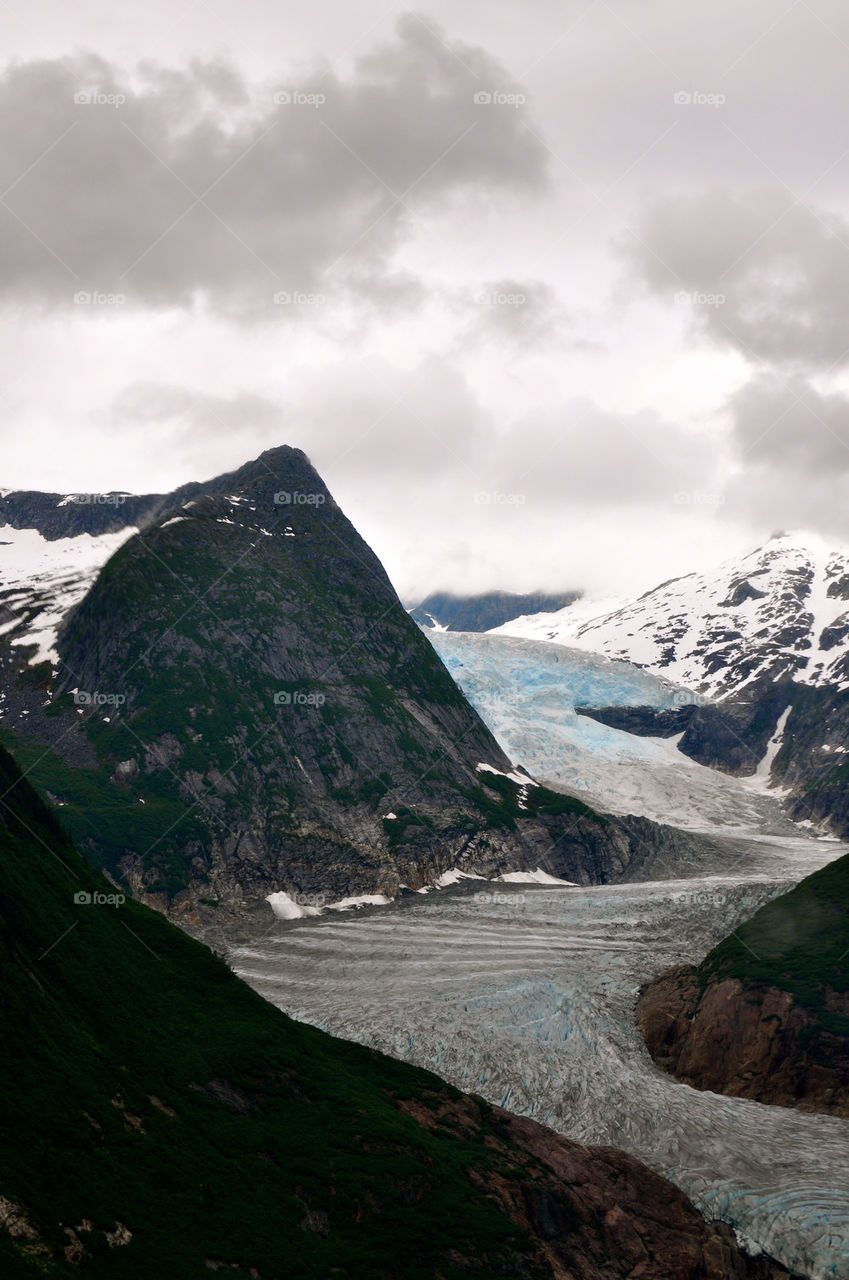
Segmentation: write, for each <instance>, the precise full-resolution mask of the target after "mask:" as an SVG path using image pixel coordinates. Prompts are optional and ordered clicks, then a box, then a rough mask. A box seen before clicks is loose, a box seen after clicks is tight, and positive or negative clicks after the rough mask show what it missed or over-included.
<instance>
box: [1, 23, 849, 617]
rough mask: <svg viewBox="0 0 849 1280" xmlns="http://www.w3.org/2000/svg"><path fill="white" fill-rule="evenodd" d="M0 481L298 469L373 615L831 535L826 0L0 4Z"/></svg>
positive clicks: (848, 95)
mask: <svg viewBox="0 0 849 1280" xmlns="http://www.w3.org/2000/svg"><path fill="white" fill-rule="evenodd" d="M0 40H2V47H3V49H4V50H5V51H7V52H8V51H14V57H11V58H10V59H9V61H8V62H7V63H6V64H5V66H4V67H3V69H2V75H0V300H2V311H0V324H1V325H2V331H3V340H2V343H0V433H1V434H2V473H0V484H2V485H3V486H5V487H32V488H45V489H56V490H61V491H67V490H74V489H77V490H80V489H83V490H96V489H101V488H125V489H132V490H136V491H139V490H151V489H158V490H162V489H168V488H171V487H173V486H174V485H175V484H177V483H180V482H183V481H185V480H188V479H202V478H204V477H208V476H211V475H213V474H216V473H218V472H220V471H222V470H225V469H227V468H230V467H234V466H237V465H238V464H240V463H241V462H243V461H245V460H247V459H248V458H250V457H253V456H255V455H256V454H257V453H258V452H259V451H261V450H262V449H264V448H268V447H269V446H272V445H275V444H283V443H288V444H292V445H297V446H299V447H301V448H303V449H305V450H306V451H307V453H308V454H309V455H310V456H311V458H312V460H313V462H314V463H315V465H316V466H317V467H318V469H319V471H320V472H321V473H322V475H323V477H324V479H325V480H326V482H327V483H328V485H329V486H330V488H331V490H332V491H333V492H334V494H335V496H336V497H337V499H338V500H339V502H340V503H341V504H342V506H343V507H344V509H345V510H346V512H347V513H348V515H349V516H350V517H351V518H352V519H353V521H354V523H355V524H356V525H357V527H358V528H359V530H360V531H361V532H362V533H363V535H364V536H365V537H366V538H367V539H368V540H369V541H370V542H371V544H372V545H373V546H374V548H375V550H376V551H377V552H378V554H379V555H380V556H381V557H382V559H383V560H384V563H385V564H386V566H387V569H388V570H389V572H390V574H391V576H392V578H393V580H394V582H395V584H396V586H397V587H398V589H399V591H400V592H401V593H402V595H403V596H404V598H405V599H408V600H411V599H412V598H413V597H416V596H417V595H421V594H424V593H426V592H427V591H429V590H431V589H436V588H439V587H445V588H453V589H456V590H479V589H485V588H488V587H502V588H507V589H513V590H526V589H532V588H537V587H545V588H568V587H574V586H583V587H585V588H586V589H588V590H589V591H593V592H596V591H597V592H600V593H603V592H608V591H633V590H642V589H645V588H648V587H650V586H652V585H653V584H654V583H655V582H657V581H659V580H661V579H663V578H667V577H670V576H673V575H674V574H677V573H680V572H685V571H687V570H689V569H693V568H702V567H706V566H708V565H709V564H711V563H712V562H714V561H716V560H718V559H721V558H722V557H724V556H725V555H728V554H732V553H734V552H736V551H740V550H747V549H749V548H750V547H752V546H754V545H756V544H757V543H758V542H760V541H762V540H764V539H765V538H767V537H769V536H770V534H772V533H773V532H775V531H777V530H779V529H792V528H797V527H798V528H801V527H806V528H813V529H815V530H818V531H820V532H822V533H823V534H825V535H827V536H828V537H830V538H833V539H835V540H845V541H849V503H847V501H846V495H847V486H849V373H847V359H849V182H848V180H849V10H847V7H846V6H845V3H841V0H811V3H807V2H805V0H796V2H795V3H787V4H785V3H784V0H769V3H768V2H767V0H749V2H748V3H747V4H745V5H740V4H739V0H711V2H710V3H707V0H690V3H688V4H687V5H685V6H682V5H681V4H680V2H676V0H565V3H564V2H562V0H561V2H560V3H556V4H555V3H553V2H551V0H527V2H526V3H524V4H522V5H521V6H520V5H516V4H515V3H506V2H505V0H486V2H485V3H484V0H454V2H453V3H448V2H447V0H433V2H432V3H430V4H428V6H427V7H426V8H422V9H416V10H406V9H401V8H397V7H395V6H390V7H386V6H385V5H384V3H382V2H381V3H377V2H375V0H358V2H357V3H354V4H350V3H348V4H343V3H341V0H332V2H331V0H316V3H313V4H312V5H295V4H289V3H282V4H281V3H272V2H271V0H239V3H238V4H236V3H235V2H234V0H169V3H167V4H165V3H163V2H162V0H125V3H123V4H121V5H117V6H116V5H115V4H114V3H106V0H77V2H76V3H75V4H74V5H73V6H68V5H61V4H59V3H58V0H27V3H26V5H25V4H24V3H23V0H9V3H5V0H4V3H3V4H2V6H0Z"/></svg>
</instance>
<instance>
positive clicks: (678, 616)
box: [497, 531, 849, 698]
mask: <svg viewBox="0 0 849 1280" xmlns="http://www.w3.org/2000/svg"><path fill="white" fill-rule="evenodd" d="M599 603H600V602H599ZM573 608H574V606H570V607H569V608H566V609H563V610H560V611H559V612H558V613H556V614H548V615H541V614H540V615H533V616H531V617H528V618H519V619H515V620H514V621H513V622H510V623H505V624H504V626H502V627H499V628H498V629H497V630H498V632H499V633H501V634H506V635H513V636H517V637H523V638H526V639H538V640H548V641H552V642H554V643H556V644H561V645H562V644H566V645H569V646H571V647H572V648H576V649H582V650H584V651H587V652H594V653H600V654H603V655H605V656H607V657H608V658H611V659H618V660H623V661H626V662H631V663H633V664H634V665H636V666H639V667H643V668H646V669H648V670H650V671H654V672H655V673H657V674H661V675H663V676H665V677H667V678H668V679H670V680H671V681H673V682H674V683H676V684H678V685H682V686H684V687H685V688H689V689H692V690H696V691H698V692H699V693H700V694H703V695H705V696H709V697H719V698H721V697H724V696H727V695H728V694H731V693H735V692H737V691H738V690H739V689H741V688H744V687H745V686H746V685H747V684H751V683H752V682H753V681H755V680H757V679H758V678H759V677H761V676H764V675H768V676H769V677H770V678H771V679H779V678H781V677H782V676H792V678H793V679H795V680H796V681H798V682H799V683H803V684H811V685H823V684H832V685H837V686H838V687H841V688H844V687H849V550H847V549H845V548H835V547H832V546H829V544H828V543H827V542H826V540H825V539H824V538H822V537H821V536H820V535H819V534H812V533H807V532H804V531H802V532H792V533H785V534H780V535H777V536H776V537H774V538H772V539H770V541H769V542H767V543H765V544H764V545H763V546H761V547H758V548H755V549H754V550H752V551H749V552H747V553H746V554H745V555H742V556H738V557H733V558H731V559H729V560H726V561H724V562H723V563H722V564H720V565H719V566H718V567H717V568H716V569H715V570H711V571H707V572H703V573H692V574H688V575H686V576H684V577H679V578H674V579H671V580H669V581H667V582H664V583H661V584H660V585H659V586H657V587H655V588H654V589H653V590H651V591H648V592H645V593H644V594H643V595H641V596H640V597H639V598H636V599H633V600H630V601H626V602H624V603H622V602H620V603H619V605H618V607H617V608H614V609H612V610H611V609H608V610H606V611H603V610H602V609H599V610H598V612H597V613H596V615H595V616H594V617H590V618H585V619H584V620H581V619H580V618H578V617H577V616H576V615H575V614H574V613H573ZM830 628H833V629H834V630H831V631H829V629H830ZM844 630H845V634H843V631H844ZM826 633H828V634H826Z"/></svg>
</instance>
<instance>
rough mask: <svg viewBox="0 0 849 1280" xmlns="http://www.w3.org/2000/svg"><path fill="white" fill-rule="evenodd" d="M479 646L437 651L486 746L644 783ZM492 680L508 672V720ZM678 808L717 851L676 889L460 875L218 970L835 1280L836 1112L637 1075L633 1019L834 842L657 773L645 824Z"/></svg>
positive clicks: (838, 1271) (846, 1155) (601, 786)
mask: <svg viewBox="0 0 849 1280" xmlns="http://www.w3.org/2000/svg"><path fill="white" fill-rule="evenodd" d="M493 639H494V638H493V637H487V636H484V637H479V638H472V637H461V638H458V637H451V639H450V640H449V641H448V642H447V643H446V648H447V646H448V645H451V646H452V648H453V651H454V653H455V654H458V651H460V650H461V651H462V653H461V655H458V656H460V660H461V661H462V662H463V665H464V673H465V677H466V680H465V681H464V683H466V682H468V685H469V692H470V693H472V690H474V692H475V694H476V695H477V696H476V697H475V696H473V698H472V700H473V701H476V702H478V705H479V709H480V710H481V712H482V714H484V718H487V719H490V717H491V716H492V711H491V709H490V714H489V716H488V715H487V714H486V710H485V707H484V705H483V702H484V698H483V695H482V690H486V691H488V693H489V694H490V695H491V696H492V695H493V694H494V691H495V689H496V682H497V686H498V698H497V699H496V703H497V705H499V706H500V707H501V709H502V723H501V725H500V728H501V734H500V736H501V737H502V739H503V738H504V737H506V736H509V737H511V739H513V742H512V745H513V750H512V752H511V754H512V756H513V759H514V760H515V761H516V762H517V763H520V764H525V765H526V766H527V767H528V768H530V769H532V770H533V769H534V764H535V761H534V760H533V759H531V758H530V755H532V754H533V752H539V753H543V752H545V753H547V755H548V758H549V759H550V762H551V772H550V776H552V775H553V774H554V773H556V772H557V771H558V769H559V765H558V760H557V758H556V756H557V752H558V750H559V748H558V741H559V742H560V743H561V744H562V748H563V751H564V752H566V753H567V754H568V764H567V765H564V766H563V769H564V770H568V771H580V770H581V769H583V770H584V772H585V773H586V776H587V777H588V778H592V781H593V786H592V790H593V791H594V793H595V794H596V795H597V796H598V797H599V798H600V799H601V798H604V799H606V800H607V802H608V803H609V804H610V805H611V807H613V801H614V800H615V799H616V788H617V774H618V772H619V770H623V775H624V777H625V780H626V784H627V787H626V789H627V790H629V791H630V788H631V787H632V786H633V780H634V776H635V775H634V772H633V770H631V769H629V767H628V764H627V760H626V757H627V753H628V752H629V751H632V752H633V760H636V761H637V762H638V764H639V773H640V774H643V776H648V772H647V766H649V767H650V762H649V761H647V760H646V759H640V755H641V752H642V751H643V748H644V747H645V746H648V745H654V744H648V743H645V742H643V743H642V744H641V743H640V741H639V740H634V741H633V743H628V742H624V743H623V742H621V741H614V740H613V739H611V738H610V737H609V736H608V734H607V733H603V734H596V732H595V729H596V728H602V726H593V723H592V722H585V723H586V727H587V732H586V735H585V736H583V735H584V725H581V724H578V725H576V724H575V722H574V717H573V718H572V719H570V717H569V715H568V707H566V705H565V704H566V703H568V700H569V697H572V694H569V695H568V696H567V695H566V694H564V693H563V691H562V690H560V693H559V694H558V690H557V688H556V684H557V682H556V681H555V682H554V685H552V675H551V672H550V671H549V670H544V671H539V670H537V674H536V675H535V676H534V675H533V671H532V670H531V667H533V662H535V661H536V658H534V657H533V655H529V654H528V653H527V651H526V652H525V653H524V654H523V653H522V652H521V651H520V650H516V649H515V648H508V649H507V650H506V651H505V653H504V655H503V661H499V659H498V650H497V648H496V649H493V648H492V644H491V641H492V640H493ZM478 640H479V641H480V644H478ZM507 643H508V646H509V645H510V643H511V642H509V641H508V642H507ZM512 643H513V644H514V645H515V643H516V642H512ZM518 643H519V645H520V646H521V645H522V644H526V643H531V644H532V643H533V642H518ZM537 647H539V646H537ZM567 652H568V651H564V650H563V649H560V650H559V654H558V656H559V664H558V665H559V666H560V670H561V672H562V673H563V680H564V681H565V683H566V684H570V683H571V687H572V690H573V693H574V690H575V689H577V688H578V686H581V687H582V688H583V687H584V686H585V684H586V681H587V680H588V679H590V678H592V680H596V678H597V676H598V673H597V672H588V671H587V669H586V666H583V665H582V664H584V663H585V661H586V655H580V656H579V657H576V658H575V663H576V664H577V666H576V668H575V669H573V670H572V671H571V675H569V674H568V668H569V660H568V659H567V658H566V653H567ZM475 653H480V655H481V656H480V658H479V659H476V658H475ZM544 656H545V655H542V657H544ZM532 659H533V661H531V660H532ZM529 663H530V664H531V665H530V666H529ZM542 665H543V666H544V667H545V666H547V664H546V663H544V662H543V663H542ZM510 670H513V671H514V673H515V672H516V671H518V673H519V674H518V676H516V675H515V674H514V677H513V681H514V685H513V705H512V709H511V708H510V705H509V703H510V690H509V683H510V681H509V679H508V678H506V677H505V673H509V671H510ZM626 674H627V673H626ZM602 675H603V676H604V681H605V682H607V683H606V687H605V688H604V690H603V691H604V693H605V697H606V700H607V701H609V702H611V703H612V702H613V701H614V696H610V695H611V693H612V692H613V693H614V695H615V691H612V690H611V688H610V683H609V681H610V678H612V677H615V678H616V679H619V678H620V677H619V675H618V673H615V672H611V671H610V670H608V671H606V672H603V673H602ZM529 681H530V682H531V684H533V683H534V682H536V689H535V690H534V689H533V688H531V689H529V688H528V682H529ZM523 682H524V687H522V688H520V687H518V686H519V685H521V684H523ZM636 692H640V693H641V692H642V690H639V691H636V690H631V689H629V690H628V694H627V696H628V697H629V700H630V698H632V697H634V696H635V693H636ZM561 695H562V698H563V700H564V710H563V714H562V716H558V715H557V713H556V711H554V710H553V708H554V707H555V706H556V703H557V698H558V696H561ZM666 696H667V692H666V690H662V691H659V692H658V697H660V698H665V697H666ZM535 700H536V702H537V705H538V706H540V707H541V708H542V710H541V712H540V715H539V717H535V715H534V711H533V703H534V701H535ZM647 700H648V699H647ZM490 723H491V725H492V727H493V729H494V730H495V731H496V732H498V731H499V730H498V727H496V725H495V724H494V723H492V719H490ZM549 724H551V725H555V726H556V725H558V724H560V725H561V727H564V726H565V730H564V732H565V737H564V738H561V739H558V738H557V736H556V735H554V737H553V738H552V736H551V735H550V734H549V733H548V730H547V725H549ZM505 730H506V731H505ZM610 732H613V731H610ZM569 735H573V736H572V740H571V741H568V740H567V739H568V738H569ZM574 735H579V736H580V737H581V740H580V742H578V740H577V738H576V737H575V736H574ZM522 737H524V741H525V742H526V743H527V745H528V747H529V749H530V748H533V750H532V751H531V750H529V754H528V757H524V758H523V756H522V755H520V754H518V753H517V751H516V750H515V747H516V743H517V742H518V741H520V740H521V739H522ZM628 737H629V735H623V734H619V735H617V739H620V740H621V739H627V738H628ZM593 744H595V745H593ZM567 749H568V751H567ZM536 763H537V764H538V763H539V761H538V760H537V761H536ZM694 769H695V770H697V771H698V773H697V774H694V773H693V770H694ZM694 779H695V782H694ZM689 806H694V809H695V812H691V815H690V816H691V823H690V825H692V826H697V827H700V828H702V829H704V830H708V829H711V830H712V833H713V834H714V836H716V837H718V838H719V839H720V840H721V841H723V842H724V843H725V850H726V853H725V855H724V856H722V857H721V859H720V861H719V862H718V864H717V866H716V867H715V868H708V869H707V873H705V868H702V869H701V871H700V874H699V877H698V878H696V879H670V880H667V881H654V882H651V883H642V884H617V885H604V886H597V887H592V888H560V887H544V886H536V885H525V884H503V883H486V882H475V881H467V882H464V883H462V884H461V885H459V886H457V887H454V888H451V889H447V890H443V891H435V892H432V893H430V894H428V895H427V896H419V895H412V896H411V897H408V898H406V899H403V900H401V901H399V902H397V903H395V904H393V905H392V906H387V907H382V908H367V909H365V910H364V911H363V912H360V913H357V914H352V915H350V916H348V917H339V916H337V915H333V916H326V917H322V918H319V919H313V920H306V921H299V922H296V923H294V924H285V923H282V922H273V921H272V920H271V919H269V932H268V933H266V934H264V935H263V936H262V937H258V938H253V939H251V940H249V941H248V942H247V943H246V945H243V946H239V947H238V948H236V949H235V950H234V951H233V952H232V953H231V956H230V960H231V963H232V964H233V967H234V968H235V969H236V971H237V972H238V973H239V974H240V975H241V976H242V977H243V978H245V979H246V980H247V981H248V982H250V983H251V985H252V986H254V987H255V988H256V989H257V990H258V991H259V992H261V994H262V995H264V996H266V997H267V998H268V999H269V1000H271V1001H272V1002H273V1003H275V1004H277V1005H279V1006H280V1008H282V1009H284V1010H286V1012H287V1013H290V1014H292V1015H293V1016H294V1017H297V1018H300V1019H303V1020H305V1021H307V1022H311V1023H314V1024H315V1025H317V1026H320V1027H323V1028H325V1029H326V1030H328V1031H330V1032H332V1033H334V1034H336V1035H340V1036H344V1037H346V1038H349V1039H353V1040H358V1041H361V1042H362V1043H365V1044H368V1045H371V1046H373V1047H375V1048H377V1049H381V1050H383V1051H384V1052H386V1053H389V1054H391V1055H393V1056H394V1057H397V1058H402V1059H406V1060H408V1061H410V1062H414V1063H417V1064H419V1065H421V1066H425V1067H428V1068H430V1069H432V1070H434V1071H436V1072H437V1073H438V1074H439V1075H440V1076H442V1077H444V1078H445V1079H446V1080H449V1081H450V1082H451V1083H452V1084H455V1085H457V1086H458V1087H460V1088H462V1089H466V1090H470V1091H472V1092H475V1093H479V1094H481V1095H482V1096H484V1097H485V1098H487V1099H489V1100H490V1101H491V1102H494V1103H499V1104H501V1105H503V1106H505V1107H507V1108H509V1109H510V1110H511V1111H515V1112H518V1113H520V1114H523V1115H529V1116H532V1117H534V1118H535V1119H537V1120H539V1121H541V1122H542V1123H544V1124H547V1125H550V1126H551V1127H552V1128H554V1129H556V1130H558V1131H559V1132H560V1133H563V1134H565V1135H566V1136H567V1137H569V1138H572V1139H575V1140H576V1141H579V1142H585V1143H590V1144H608V1145H612V1146H616V1147H620V1148H623V1149H625V1150H627V1151H630V1152H632V1153H633V1154H634V1155H636V1156H638V1157H640V1158H641V1159H642V1160H644V1161H645V1162H646V1163H647V1164H648V1165H650V1166H651V1167H652V1168H653V1169H655V1170H657V1171H658V1172H659V1173H662V1174H665V1175H666V1176H667V1177H669V1178H671V1179H672V1180H673V1181H674V1182H676V1183H677V1184H678V1185H679V1186H680V1187H682V1188H683V1189H684V1190H685V1191H686V1192H687V1193H688V1194H689V1195H690V1196H691V1197H692V1199H693V1200H694V1201H695V1203H696V1204H697V1205H699V1207H700V1208H701V1209H702V1210H703V1211H704V1212H705V1214H707V1215H708V1216H712V1217H719V1218H723V1219H725V1220H726V1221H728V1222H730V1223H731V1224H732V1225H733V1226H734V1227H735V1228H736V1230H737V1231H738V1234H739V1236H740V1238H741V1240H742V1241H743V1243H744V1244H745V1245H746V1246H747V1247H748V1248H749V1249H750V1250H752V1251H757V1250H758V1249H762V1250H764V1251H765V1252H767V1253H769V1254H770V1255H772V1256H773V1257H774V1258H776V1259H778V1260H779V1261H780V1262H782V1263H783V1264H784V1265H785V1266H786V1267H788V1268H789V1269H790V1270H791V1271H795V1272H797V1273H799V1274H801V1275H804V1276H808V1277H811V1278H812V1280H849V1121H847V1120H842V1119H837V1118H833V1117H827V1116H817V1115H809V1114H804V1113H801V1112H797V1111H793V1110H788V1109H784V1108H779V1107H771V1106H762V1105H760V1104H759V1103H756V1102H750V1101H746V1100H743V1099H733V1098H726V1097H722V1096H719V1095H716V1094H712V1093H701V1092H699V1091H697V1090H694V1089H691V1088H689V1087H688V1086H686V1085H683V1084H680V1083H679V1082H678V1081H676V1080H675V1079H674V1078H672V1077H670V1076H667V1075H665V1074H664V1073H662V1072H661V1071H659V1070H658V1069H657V1068H656V1067H655V1066H654V1063H653V1062H652V1060H651V1058H650V1057H649V1054H648V1052H647V1051H646V1049H645V1046H644V1044H643V1042H642V1038H641V1036H640V1033H639V1031H638V1029H637V1027H636V1025H635V1021H634V1012H633V1011H634V1003H635V999H636V996H637V992H638V990H639V988H640V986H641V985H643V984H644V983H645V982H647V981H649V980H650V979H651V978H652V977H654V976H656V975H657V974H658V973H660V972H661V971H662V970H664V969H666V968H668V967H669V966H670V965H672V964H677V963H682V962H693V961H697V960H699V959H701V958H702V956H703V955H704V954H705V953H706V952H707V951H708V950H709V949H710V948H711V947H712V946H713V945H714V944H715V943H717V942H718V941H719V940H720V939H721V938H723V937H725V936H726V935H727V934H728V933H729V932H730V931H731V930H732V929H734V928H735V926H736V925H738V924H739V923H740V922H741V921H742V920H744V919H747V918H749V917H750V916H751V915H752V914H753V913H754V911H755V910H756V909H757V908H758V907H759V906H760V905H761V904H762V903H763V902H765V901H767V900H768V899H769V898H771V897H773V896H774V895H775V894H776V893H779V892H782V891H784V890H785V889H787V888H789V887H790V885H792V884H794V883H796V882H797V881H798V880H800V879H801V878H802V877H803V876H805V875H808V874H810V873H811V872H812V871H814V870H816V869H817V868H818V867H820V866H822V865H824V864H825V863H826V862H828V861H830V860H831V859H832V858H835V857H838V856H840V855H841V854H842V853H844V852H846V849H845V846H843V845H841V844H839V843H837V842H836V841H830V840H822V839H817V838H815V836H814V835H813V834H812V833H807V832H805V831H801V830H799V829H798V828H793V827H792V825H791V824H789V823H788V822H787V821H786V819H785V818H784V817H783V816H782V814H781V812H780V809H779V807H778V805H777V802H776V801H775V800H774V799H773V798H772V797H769V796H763V795H755V794H753V792H752V791H751V790H747V788H746V787H745V786H744V785H743V784H741V783H740V782H738V781H736V780H734V779H729V778H726V777H722V776H721V775H718V774H714V773H712V772H711V771H710V770H704V769H699V766H691V765H690V764H689V763H687V762H685V763H683V764H682V766H681V767H680V768H678V766H677V764H676V763H675V762H674V761H673V762H672V764H671V765H670V766H669V767H667V768H666V769H665V770H664V771H663V774H662V779H661V780H660V781H658V784H657V785H656V786H655V787H654V788H653V789H651V790H650V794H649V798H648V801H647V804H646V808H647V809H649V810H650V812H651V816H653V817H662V813H661V812H658V809H662V808H664V807H667V808H668V809H669V812H670V815H671V816H672V820H673V821H674V820H675V817H674V815H676V814H678V813H681V812H687V811H688V807H689ZM714 816H715V824H714V825H713V826H712V820H713V819H714ZM672 871H673V873H674V868H673V869H672ZM269 915H270V913H269Z"/></svg>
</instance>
